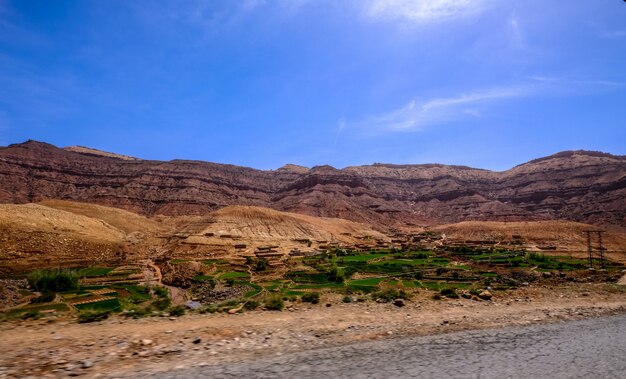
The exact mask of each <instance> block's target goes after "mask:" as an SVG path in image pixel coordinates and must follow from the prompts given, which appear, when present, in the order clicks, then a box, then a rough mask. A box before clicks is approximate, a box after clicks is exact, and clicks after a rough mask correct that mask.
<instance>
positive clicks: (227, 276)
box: [220, 271, 250, 280]
mask: <svg viewBox="0 0 626 379" xmlns="http://www.w3.org/2000/svg"><path fill="white" fill-rule="evenodd" d="M241 278H246V279H248V278H250V274H248V273H247V272H240V271H231V272H225V273H223V274H222V275H220V279H222V280H226V279H241Z"/></svg>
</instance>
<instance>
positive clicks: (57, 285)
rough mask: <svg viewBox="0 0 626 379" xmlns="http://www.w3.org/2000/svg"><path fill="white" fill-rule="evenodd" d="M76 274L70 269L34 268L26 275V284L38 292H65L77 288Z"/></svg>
mask: <svg viewBox="0 0 626 379" xmlns="http://www.w3.org/2000/svg"><path fill="white" fill-rule="evenodd" d="M78 279H79V277H78V274H77V273H76V272H74V271H70V270H59V269H51V270H48V269H46V270H36V271H33V272H31V273H30V274H29V275H28V284H29V285H30V286H31V287H32V288H33V289H35V290H36V291H39V292H66V291H71V290H75V289H77V288H78Z"/></svg>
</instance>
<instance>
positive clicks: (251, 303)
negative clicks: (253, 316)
mask: <svg viewBox="0 0 626 379" xmlns="http://www.w3.org/2000/svg"><path fill="white" fill-rule="evenodd" d="M260 305H261V304H260V303H259V302H258V301H256V300H248V301H247V302H246V303H245V304H244V305H243V309H245V310H247V311H251V310H253V309H257V308H258V307H259V306H260Z"/></svg>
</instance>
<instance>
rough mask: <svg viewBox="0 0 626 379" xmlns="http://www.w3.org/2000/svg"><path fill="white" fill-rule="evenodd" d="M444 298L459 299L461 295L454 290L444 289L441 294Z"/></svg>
mask: <svg viewBox="0 0 626 379" xmlns="http://www.w3.org/2000/svg"><path fill="white" fill-rule="evenodd" d="M439 293H440V294H441V295H442V296H445V297H448V298H451V299H458V298H459V294H458V293H456V290H455V289H454V288H444V289H442V290H441V291H440V292H439Z"/></svg>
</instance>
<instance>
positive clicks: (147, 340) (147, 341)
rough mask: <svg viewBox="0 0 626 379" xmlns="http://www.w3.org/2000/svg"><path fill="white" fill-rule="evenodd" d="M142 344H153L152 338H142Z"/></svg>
mask: <svg viewBox="0 0 626 379" xmlns="http://www.w3.org/2000/svg"><path fill="white" fill-rule="evenodd" d="M141 344H142V345H143V346H148V345H152V340H149V339H144V340H141Z"/></svg>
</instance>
